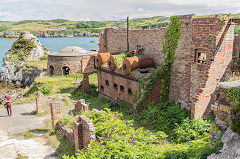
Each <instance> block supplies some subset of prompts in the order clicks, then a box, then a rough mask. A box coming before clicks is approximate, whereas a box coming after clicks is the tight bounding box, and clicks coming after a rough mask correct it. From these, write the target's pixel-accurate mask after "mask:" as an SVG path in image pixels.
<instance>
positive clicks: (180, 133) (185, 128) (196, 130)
mask: <svg viewBox="0 0 240 159" xmlns="http://www.w3.org/2000/svg"><path fill="white" fill-rule="evenodd" d="M210 125H211V122H210V121H207V120H203V119H199V120H196V119H193V120H191V119H189V118H186V119H184V120H183V122H182V123H181V124H178V125H177V126H176V128H175V129H174V130H173V131H172V133H171V134H170V138H171V140H172V141H174V142H175V143H183V142H188V141H191V140H197V139H202V138H206V137H208V136H209V128H210Z"/></svg>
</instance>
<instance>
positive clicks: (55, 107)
mask: <svg viewBox="0 0 240 159" xmlns="http://www.w3.org/2000/svg"><path fill="white" fill-rule="evenodd" d="M50 107H51V118H52V127H53V128H55V126H56V125H57V123H58V121H59V116H60V114H61V110H60V109H61V102H58V101H54V102H52V103H51V104H50Z"/></svg>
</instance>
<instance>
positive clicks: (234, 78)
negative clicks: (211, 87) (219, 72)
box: [228, 76, 240, 82]
mask: <svg viewBox="0 0 240 159" xmlns="http://www.w3.org/2000/svg"><path fill="white" fill-rule="evenodd" d="M238 80H240V77H239V76H237V77H233V78H231V79H229V80H228V82H233V81H238Z"/></svg>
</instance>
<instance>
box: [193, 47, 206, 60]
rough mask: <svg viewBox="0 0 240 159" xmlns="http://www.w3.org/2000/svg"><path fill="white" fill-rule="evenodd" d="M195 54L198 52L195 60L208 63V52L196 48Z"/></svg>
mask: <svg viewBox="0 0 240 159" xmlns="http://www.w3.org/2000/svg"><path fill="white" fill-rule="evenodd" d="M195 54H196V55H195V62H197V63H206V62H207V54H206V53H204V52H201V51H199V50H196V52H195Z"/></svg>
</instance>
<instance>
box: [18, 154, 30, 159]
mask: <svg viewBox="0 0 240 159" xmlns="http://www.w3.org/2000/svg"><path fill="white" fill-rule="evenodd" d="M15 159H28V157H27V156H22V155H18V157H16V158H15Z"/></svg>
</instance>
